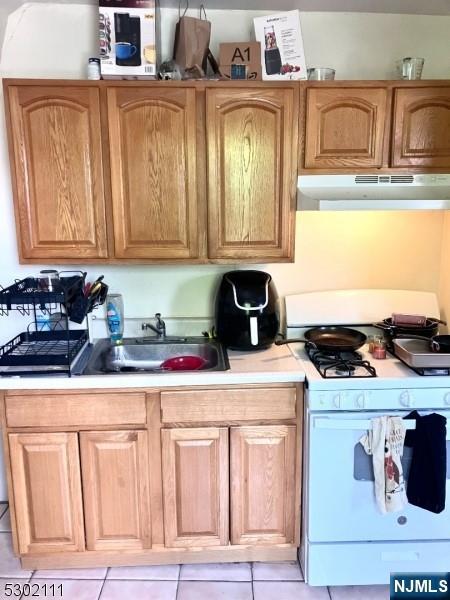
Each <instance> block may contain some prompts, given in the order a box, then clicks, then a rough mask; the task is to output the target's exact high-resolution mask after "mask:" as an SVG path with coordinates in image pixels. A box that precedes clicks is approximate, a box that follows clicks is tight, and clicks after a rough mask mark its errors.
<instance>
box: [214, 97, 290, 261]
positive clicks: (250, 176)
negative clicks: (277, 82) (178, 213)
mask: <svg viewBox="0 0 450 600" xmlns="http://www.w3.org/2000/svg"><path fill="white" fill-rule="evenodd" d="M297 107H298V89H297V87H286V86H285V87H267V88H263V87H258V88H226V87H222V86H220V88H208V89H207V90H206V136H207V157H208V168H207V172H208V220H209V224H208V255H209V257H210V258H212V259H250V260H252V259H253V260H271V261H282V260H293V250H294V220H295V197H296V196H295V194H296V179H297V178H296V175H297V169H296V161H297V150H296V148H297V144H298V142H297V133H298V113H297Z"/></svg>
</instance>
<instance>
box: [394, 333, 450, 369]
mask: <svg viewBox="0 0 450 600" xmlns="http://www.w3.org/2000/svg"><path fill="white" fill-rule="evenodd" d="M392 343H393V344H394V352H395V354H396V356H398V358H400V359H401V360H403V362H405V363H406V364H407V365H408V366H410V367H412V368H413V369H437V368H447V369H448V368H450V354H444V353H443V352H431V350H430V342H427V341H426V340H413V339H409V338H401V339H400V338H394V339H393V340H392Z"/></svg>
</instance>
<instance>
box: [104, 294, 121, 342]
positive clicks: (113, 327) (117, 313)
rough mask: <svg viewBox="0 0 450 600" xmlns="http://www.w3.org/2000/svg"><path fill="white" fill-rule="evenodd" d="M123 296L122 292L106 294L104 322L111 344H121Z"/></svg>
mask: <svg viewBox="0 0 450 600" xmlns="http://www.w3.org/2000/svg"><path fill="white" fill-rule="evenodd" d="M123 320H124V312H123V297H122V294H108V295H107V296H106V323H107V327H108V333H109V337H110V339H111V342H112V343H113V344H121V343H122V338H123Z"/></svg>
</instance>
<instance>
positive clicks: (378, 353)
mask: <svg viewBox="0 0 450 600" xmlns="http://www.w3.org/2000/svg"><path fill="white" fill-rule="evenodd" d="M372 354H373V357H374V358H377V359H384V358H386V342H385V341H384V340H382V339H379V340H376V341H374V344H373V352H372Z"/></svg>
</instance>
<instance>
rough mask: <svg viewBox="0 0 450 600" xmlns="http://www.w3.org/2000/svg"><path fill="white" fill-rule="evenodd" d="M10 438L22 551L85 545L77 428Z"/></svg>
mask: <svg viewBox="0 0 450 600" xmlns="http://www.w3.org/2000/svg"><path fill="white" fill-rule="evenodd" d="M8 438H9V451H10V458H11V475H12V481H13V487H14V490H13V491H14V508H15V515H16V522H17V539H18V545H19V551H20V553H21V554H28V553H37V552H73V551H80V550H84V527H83V510H82V500H81V478H80V459H79V454H78V440H77V434H76V433H12V434H10V435H9V436H8Z"/></svg>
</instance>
